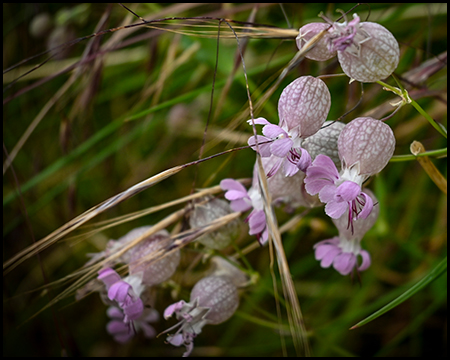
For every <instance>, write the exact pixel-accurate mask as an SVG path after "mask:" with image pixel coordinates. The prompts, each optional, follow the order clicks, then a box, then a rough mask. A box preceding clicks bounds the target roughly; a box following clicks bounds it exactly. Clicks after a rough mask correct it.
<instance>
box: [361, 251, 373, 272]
mask: <svg viewBox="0 0 450 360" xmlns="http://www.w3.org/2000/svg"><path fill="white" fill-rule="evenodd" d="M359 254H360V255H361V258H362V262H361V265H359V266H358V270H359V271H364V270H366V269H367V268H368V267H369V266H370V263H371V260H370V254H369V253H368V252H367V251H366V250H361V251H360V253H359Z"/></svg>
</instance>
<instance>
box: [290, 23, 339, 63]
mask: <svg viewBox="0 0 450 360" xmlns="http://www.w3.org/2000/svg"><path fill="white" fill-rule="evenodd" d="M329 27H330V25H329V24H326V23H309V24H306V25H304V26H302V27H301V28H300V32H299V34H298V36H297V38H296V39H295V40H296V42H297V47H298V49H299V50H301V49H302V48H303V46H305V44H306V43H307V42H308V41H309V40H311V39H312V38H313V37H314V36H316V35H317V34H319V33H320V32H321V31H322V30H325V29H327V28H329ZM330 36H331V35H330V33H329V32H327V33H326V34H325V36H324V37H323V38H322V39H320V40H319V41H318V42H317V43H316V45H315V46H314V48H312V49H311V50H309V51H308V52H307V53H306V54H305V57H306V58H307V59H311V60H316V61H325V60H329V59H331V58H332V57H335V56H336V50H331V51H330V49H329V46H328V44H329V43H330V41H331V39H330Z"/></svg>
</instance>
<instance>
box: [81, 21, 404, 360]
mask: <svg viewBox="0 0 450 360" xmlns="http://www.w3.org/2000/svg"><path fill="white" fill-rule="evenodd" d="M323 31H325V32H326V33H325V35H324V36H323V37H322V39H321V40H320V41H318V42H317V43H316V44H315V47H314V48H313V49H312V50H310V51H309V52H308V53H306V57H307V58H310V59H313V60H317V61H325V60H328V59H331V58H332V57H334V56H337V57H338V60H339V62H340V64H341V66H342V69H343V71H344V72H345V74H347V75H348V76H349V77H350V78H351V79H352V80H357V81H361V82H375V81H378V80H380V79H383V78H385V77H387V76H389V75H391V74H392V72H393V71H394V70H395V68H396V66H397V64H398V57H399V49H398V44H397V41H396V40H395V38H394V37H393V36H392V34H391V33H390V32H389V31H388V30H386V29H385V28H384V27H382V26H381V25H378V24H375V23H370V22H361V21H360V18H359V17H358V16H357V15H354V17H353V19H352V20H351V21H349V22H348V21H347V20H345V21H344V22H343V23H331V22H329V23H311V24H307V25H305V26H303V27H302V28H301V29H300V33H299V36H298V37H297V45H298V47H299V49H301V48H302V47H303V46H304V45H305V44H306V43H307V42H308V41H309V40H310V39H312V38H313V37H314V36H315V35H317V34H318V33H319V32H323ZM330 108H331V94H330V91H329V90H328V87H327V86H326V84H325V82H324V81H323V80H321V79H319V78H315V77H312V76H301V77H299V78H297V79H295V80H294V81H292V82H291V83H290V84H289V85H287V86H286V87H285V88H284V89H283V91H282V93H281V95H280V98H279V100H278V116H279V121H278V124H274V123H271V122H269V121H268V120H266V119H265V118H263V117H259V118H256V119H250V120H248V121H247V122H248V124H250V125H252V126H253V130H254V131H256V129H255V127H254V125H262V126H263V127H262V135H257V134H256V132H254V135H253V136H251V137H250V138H249V139H248V144H249V146H250V147H251V148H252V149H253V150H254V151H256V152H257V153H258V159H257V161H256V163H255V165H254V169H253V179H252V184H251V186H250V188H249V189H247V188H246V187H244V185H243V184H242V183H241V182H239V181H237V180H234V179H231V178H226V179H223V180H222V181H221V182H220V186H221V188H222V189H223V190H224V192H225V193H224V197H225V199H226V200H228V202H229V203H228V202H227V201H224V200H222V199H218V198H213V197H212V196H209V197H203V198H201V199H200V200H196V202H193V203H190V204H189V205H188V206H187V207H186V214H187V215H186V218H185V219H184V220H185V222H184V223H183V227H184V226H188V224H189V226H190V227H191V229H192V231H190V232H189V234H190V235H189V236H191V238H190V239H193V237H194V236H198V239H197V242H198V243H199V244H202V245H203V246H204V247H206V248H208V249H213V250H214V251H218V250H222V249H224V248H226V247H227V246H229V245H230V244H231V242H232V241H233V240H234V239H235V238H236V237H237V235H238V230H239V224H238V223H237V222H236V221H234V222H231V223H228V224H226V225H225V226H223V227H222V228H220V229H218V230H214V231H212V232H209V233H205V232H204V231H202V232H200V231H197V230H202V228H203V229H204V228H205V227H207V226H208V225H209V224H210V223H211V222H212V221H214V220H216V219H219V218H221V217H224V216H226V215H228V214H230V213H232V212H233V211H234V212H249V213H248V215H247V217H246V220H245V221H246V222H247V223H248V227H249V234H250V235H254V236H256V238H257V240H258V242H259V243H260V244H261V245H264V244H265V243H267V242H268V240H269V228H268V224H267V221H266V207H267V206H272V205H276V206H279V205H283V206H284V210H286V211H287V212H293V211H295V209H297V208H299V207H303V208H306V209H311V208H315V207H319V206H322V205H324V211H325V213H326V214H327V215H328V216H329V217H330V218H331V221H332V223H333V224H334V225H335V226H336V228H337V230H338V233H339V235H338V236H335V237H333V238H330V239H326V240H323V241H320V242H319V243H317V244H315V245H314V253H315V258H316V259H317V260H318V261H320V266H321V267H323V268H328V267H331V266H332V267H333V268H334V269H335V270H336V271H338V272H339V273H340V274H342V275H349V274H354V273H355V272H357V273H359V272H361V271H364V270H366V269H368V268H369V266H370V264H371V257H370V254H369V252H368V251H367V250H365V249H363V248H362V247H361V240H362V238H363V236H364V235H365V234H366V233H367V231H368V230H369V229H370V228H371V227H372V226H373V225H374V224H375V221H376V220H377V218H378V214H379V208H380V205H379V204H378V201H377V199H376V197H375V195H374V194H373V193H372V192H371V191H370V190H369V189H367V188H365V187H364V185H365V182H366V180H367V179H368V178H369V177H371V176H373V175H375V174H377V173H379V172H380V171H381V170H382V169H383V168H384V167H385V166H386V165H387V163H388V162H389V160H390V159H391V157H392V155H393V153H394V148H395V137H394V134H393V131H392V130H391V128H390V127H389V126H388V125H387V124H386V123H384V122H383V121H381V120H378V119H374V118H372V117H367V116H366V117H357V118H354V119H352V120H350V121H348V122H347V123H343V122H339V121H331V120H328V121H327V117H328V114H329V111H330ZM260 163H261V164H262V169H261V170H263V173H264V174H265V175H266V176H267V179H266V180H267V182H264V183H266V184H267V188H265V189H264V192H263V189H262V183H261V178H260V175H259V174H260V171H259V170H260V169H259V168H258V167H259V164H260ZM265 191H268V192H269V196H268V198H269V199H270V200H271V203H270V204H267V201H268V200H269V199H265V198H264V197H263V193H264V194H265ZM229 218H231V217H229ZM150 229H151V226H144V227H141V228H137V229H134V230H132V231H130V232H129V233H128V234H126V235H125V236H123V237H122V238H120V239H118V240H111V241H109V242H108V243H107V245H106V248H105V250H104V251H102V252H100V253H97V254H91V260H90V261H89V262H88V263H87V265H91V264H93V263H96V262H99V261H102V265H103V268H102V269H101V270H100V271H99V272H98V277H97V279H96V280H95V281H94V284H93V285H92V284H88V286H87V288H86V289H87V290H92V289H93V288H95V286H97V289H98V288H99V286H98V285H102V286H101V289H100V295H101V297H102V300H103V301H104V302H105V303H106V304H108V305H109V306H110V307H109V309H108V310H107V314H108V316H109V318H110V319H111V321H110V322H109V323H108V325H107V331H108V333H110V334H111V335H112V336H113V337H114V339H115V340H116V341H117V342H120V343H125V342H127V341H129V340H130V339H131V338H132V337H133V336H134V335H135V334H136V332H137V331H138V330H140V331H142V332H143V333H144V335H145V336H146V337H148V338H151V337H155V335H156V331H155V329H154V328H153V327H152V325H150V323H153V322H155V321H157V320H158V317H159V315H158V312H157V311H156V310H155V309H154V308H152V307H153V305H154V303H155V301H154V300H155V299H154V290H155V289H156V288H155V287H156V286H157V285H158V284H161V283H163V282H165V281H167V280H168V279H170V278H171V277H172V275H173V274H174V272H175V270H176V269H177V267H178V265H179V263H180V251H179V249H178V248H177V246H178V245H176V246H175V245H174V243H173V241H172V240H171V237H170V235H169V233H168V232H167V231H166V230H162V231H159V232H156V233H155V234H153V235H151V236H148V237H146V235H145V234H146V233H148V232H149V230H150ZM214 229H216V228H214ZM183 230H184V229H183ZM200 233H201V234H202V235H200V236H199V234H200ZM196 234H197V235H196ZM177 236H178V235H177ZM180 236H181V235H180ZM186 236H187V237H188V235H186ZM189 241H190V240H189ZM130 244H131V245H132V246H130ZM177 244H179V243H177ZM172 245H174V246H172ZM183 245H185V244H183ZM124 247H127V251H125V249H124ZM117 253H118V254H120V256H119V255H118V254H117ZM207 253H208V256H211V252H207ZM162 254H163V255H162ZM228 260H229V261H225V260H223V259H222V258H220V257H214V256H213V257H212V259H211V263H213V264H215V267H216V268H215V269H214V270H212V271H209V272H208V273H207V275H206V276H204V277H202V278H201V279H200V280H199V281H197V282H196V284H195V285H194V286H193V288H192V290H191V293H190V300H189V302H187V301H185V300H179V301H176V302H174V303H173V304H171V305H170V306H168V307H166V309H165V311H164V318H165V319H168V318H170V317H175V318H176V320H177V321H178V322H177V324H176V325H174V326H172V327H170V328H169V329H167V330H165V331H164V332H163V333H162V334H167V338H166V342H167V343H168V344H171V345H174V346H177V347H179V346H182V345H183V346H184V347H185V349H186V350H185V352H184V354H183V356H188V355H190V354H191V353H192V351H193V348H194V339H195V338H196V337H197V336H198V335H199V334H200V333H201V332H202V331H203V327H204V326H205V325H208V324H209V325H214V324H220V323H222V322H224V321H226V320H228V319H229V318H230V317H231V316H232V315H233V314H234V313H235V311H236V309H237V307H238V306H239V291H238V289H239V288H241V287H242V286H243V285H244V284H246V283H247V282H248V279H247V277H246V276H245V275H244V274H243V273H242V272H241V271H240V270H238V269H237V267H236V266H234V262H233V261H234V260H230V259H228ZM118 264H122V265H125V266H124V267H122V268H121V269H120V270H123V269H124V268H126V269H127V271H128V276H126V277H123V278H122V277H121V276H120V275H119V274H118V272H116V271H115V270H114V267H115V266H116V265H118ZM118 271H119V270H118ZM150 288H151V289H152V291H149V290H150Z"/></svg>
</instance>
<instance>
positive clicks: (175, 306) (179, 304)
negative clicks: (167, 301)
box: [163, 300, 186, 320]
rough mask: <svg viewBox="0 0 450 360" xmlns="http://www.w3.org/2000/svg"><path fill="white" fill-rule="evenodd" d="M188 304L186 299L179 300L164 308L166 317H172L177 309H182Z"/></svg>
mask: <svg viewBox="0 0 450 360" xmlns="http://www.w3.org/2000/svg"><path fill="white" fill-rule="evenodd" d="M185 304H186V302H185V301H184V300H181V301H178V302H176V303H174V304H172V305H169V306H168V307H166V310H164V314H163V315H164V319H166V320H167V319H168V318H170V317H171V316H172V315H173V313H176V312H177V311H180V310H181V308H182V307H183V306H184V305H185Z"/></svg>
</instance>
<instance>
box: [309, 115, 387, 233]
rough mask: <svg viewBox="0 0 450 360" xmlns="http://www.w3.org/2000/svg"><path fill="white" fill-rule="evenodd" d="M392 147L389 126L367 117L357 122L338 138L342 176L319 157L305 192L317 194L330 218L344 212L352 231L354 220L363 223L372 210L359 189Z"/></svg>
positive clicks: (381, 163) (369, 202)
mask: <svg viewBox="0 0 450 360" xmlns="http://www.w3.org/2000/svg"><path fill="white" fill-rule="evenodd" d="M394 147H395V137H394V134H393V132H392V130H391V129H390V127H389V126H388V125H386V124H385V123H383V122H381V121H379V120H375V119H372V118H369V117H366V118H357V119H355V120H353V121H351V122H350V123H349V124H347V125H346V126H345V127H344V129H343V130H342V132H341V133H340V135H339V139H338V152H339V157H340V159H341V162H342V170H341V172H338V170H337V168H336V165H335V164H334V163H333V161H332V160H331V159H330V158H329V157H328V156H325V155H321V154H320V155H318V156H317V157H316V158H315V160H314V161H313V163H312V165H311V166H310V167H309V168H308V169H307V171H306V178H305V188H306V191H307V192H308V193H309V194H311V195H315V194H319V199H320V201H322V202H323V203H325V204H326V205H325V212H326V214H327V215H328V216H330V217H331V218H333V219H338V218H340V217H341V216H342V215H343V214H344V213H345V212H347V219H348V225H349V227H350V228H351V229H353V224H352V223H353V220H356V219H365V218H366V217H367V216H368V215H369V214H370V212H371V211H372V208H373V201H372V199H371V198H370V196H368V195H367V194H366V193H364V192H363V191H362V190H361V186H362V184H363V182H364V181H365V180H366V179H367V178H368V177H369V176H371V175H374V174H376V173H378V172H380V171H381V170H382V169H383V168H384V167H385V166H386V164H387V163H388V161H389V159H390V158H391V157H392V154H393V152H394Z"/></svg>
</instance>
